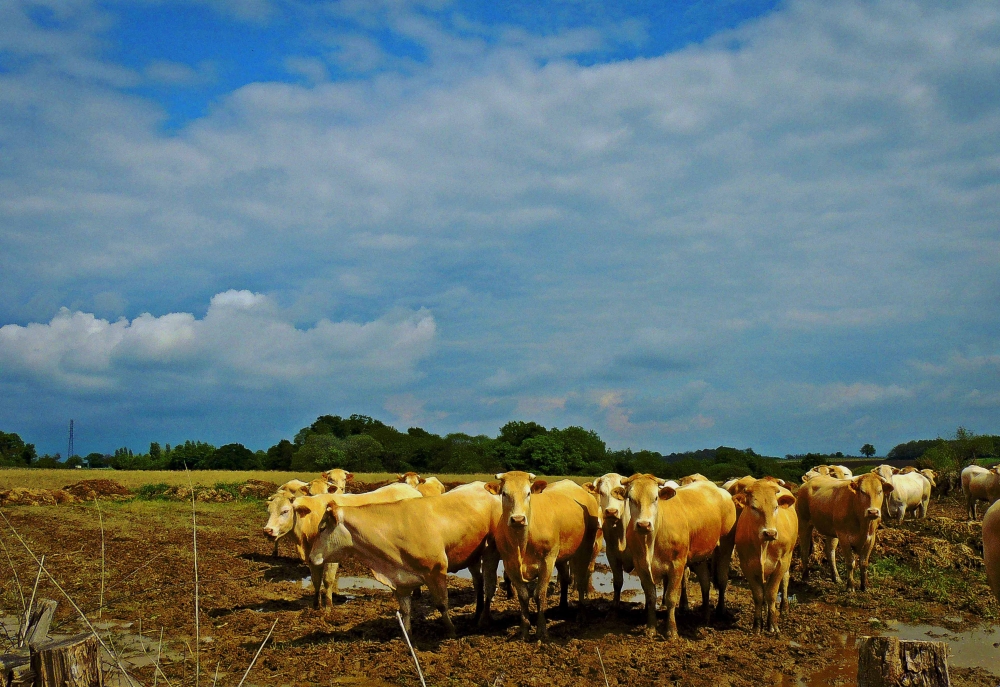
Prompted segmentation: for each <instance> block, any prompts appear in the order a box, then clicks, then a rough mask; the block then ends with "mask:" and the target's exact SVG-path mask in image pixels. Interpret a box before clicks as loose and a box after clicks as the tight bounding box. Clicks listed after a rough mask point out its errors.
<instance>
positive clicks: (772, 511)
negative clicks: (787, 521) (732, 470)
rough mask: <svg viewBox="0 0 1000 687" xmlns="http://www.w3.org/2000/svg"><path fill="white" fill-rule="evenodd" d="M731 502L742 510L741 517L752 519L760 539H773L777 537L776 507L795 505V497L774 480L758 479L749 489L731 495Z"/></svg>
mask: <svg viewBox="0 0 1000 687" xmlns="http://www.w3.org/2000/svg"><path fill="white" fill-rule="evenodd" d="M733 503H734V504H736V507H737V508H739V509H741V510H742V514H741V515H740V517H741V518H751V519H752V521H753V523H754V524H755V525H756V527H757V534H758V536H759V537H760V538H761V540H762V541H774V540H775V539H777V537H778V526H777V522H775V517H776V516H777V515H778V509H779V508H790V507H791V506H793V505H795V497H794V496H792V495H791V494H789V493H787V492H786V491H784V490H783V489H782V488H781V487H779V486H778V484H777V483H776V482H772V481H769V480H764V479H759V480H757V481H756V482H754V483H753V484H752V485H750V488H749V489H746V490H745V491H743V492H740V493H738V494H736V495H735V496H733Z"/></svg>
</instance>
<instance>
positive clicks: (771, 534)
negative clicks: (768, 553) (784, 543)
mask: <svg viewBox="0 0 1000 687" xmlns="http://www.w3.org/2000/svg"><path fill="white" fill-rule="evenodd" d="M761 534H762V535H763V536H764V539H765V540H767V541H774V540H775V539H777V538H778V530H777V529H776V528H774V527H768V528H765V529H764V531H763V532H761Z"/></svg>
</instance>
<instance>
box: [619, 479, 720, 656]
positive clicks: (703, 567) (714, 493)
mask: <svg viewBox="0 0 1000 687" xmlns="http://www.w3.org/2000/svg"><path fill="white" fill-rule="evenodd" d="M613 493H614V495H615V496H617V497H618V498H622V499H625V498H626V497H627V502H626V508H628V511H629V513H628V517H629V526H628V530H627V531H626V533H625V541H626V555H627V556H629V557H630V558H631V560H632V563H633V565H634V566H635V573H636V575H638V577H639V580H640V582H641V583H642V590H643V593H644V594H645V595H646V635H647V636H650V637H652V636H654V635H655V634H656V585H657V584H659V583H660V582H661V580H662V581H663V584H664V598H665V600H666V605H667V636H668V637H669V638H671V639H672V638H676V637H677V620H676V618H675V611H676V608H677V604H678V602H679V601H680V595H681V587H682V583H683V580H684V571H685V567H686V566H687V565H691V568H692V570H694V571H695V572H696V573H697V574H698V580H699V582H700V583H701V595H702V610H703V612H704V613H705V615H706V617H708V616H709V615H710V614H711V607H710V605H709V598H708V597H709V592H710V579H709V578H710V573H709V569H708V564H709V562H710V561H711V562H713V563H714V567H715V582H716V587H717V588H718V590H719V601H718V604H717V606H716V609H715V610H716V613H717V614H719V615H722V614H724V613H725V599H726V587H727V585H728V583H729V566H730V562H731V560H732V556H733V544H734V537H735V532H734V526H735V525H736V508H735V506H734V505H733V499H732V497H731V496H730V495H729V492H727V491H725V490H724V489H720V488H719V487H717V486H715V485H714V484H713V483H711V482H707V481H702V480H698V481H695V482H692V483H691V484H688V485H686V486H681V487H680V488H679V489H674V488H673V487H671V486H661V485H660V481H659V480H658V479H657V478H656V477H654V476H652V475H633V476H631V477H629V478H628V479H627V480H624V487H623V488H622V487H620V488H619V489H618V490H616V491H613Z"/></svg>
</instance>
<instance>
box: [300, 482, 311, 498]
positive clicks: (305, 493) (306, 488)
mask: <svg viewBox="0 0 1000 687" xmlns="http://www.w3.org/2000/svg"><path fill="white" fill-rule="evenodd" d="M299 491H301V492H302V495H303V496H312V493H311V492H310V491H309V485H308V484H304V485H302V486H301V487H299Z"/></svg>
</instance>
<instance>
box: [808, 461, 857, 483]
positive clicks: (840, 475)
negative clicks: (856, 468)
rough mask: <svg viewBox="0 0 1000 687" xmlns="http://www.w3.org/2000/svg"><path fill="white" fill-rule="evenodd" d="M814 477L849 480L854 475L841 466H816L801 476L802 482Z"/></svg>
mask: <svg viewBox="0 0 1000 687" xmlns="http://www.w3.org/2000/svg"><path fill="white" fill-rule="evenodd" d="M814 477H834V478H836V479H851V478H852V477H854V474H853V473H852V472H851V471H850V470H848V469H847V468H846V467H844V466H843V465H817V466H816V467H814V468H813V469H811V470H810V471H809V472H807V473H806V474H804V475H803V476H802V481H803V482H808V481H809V480H811V479H813V478H814Z"/></svg>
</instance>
